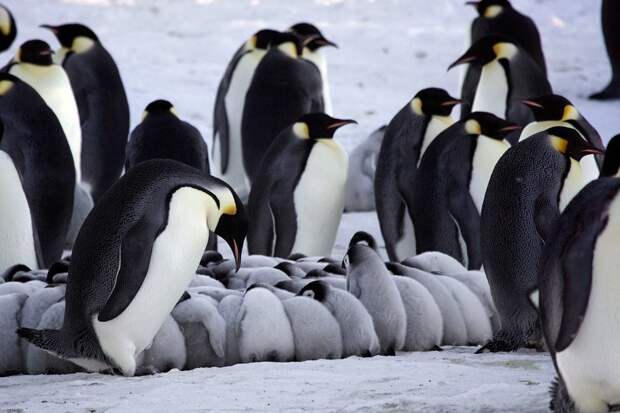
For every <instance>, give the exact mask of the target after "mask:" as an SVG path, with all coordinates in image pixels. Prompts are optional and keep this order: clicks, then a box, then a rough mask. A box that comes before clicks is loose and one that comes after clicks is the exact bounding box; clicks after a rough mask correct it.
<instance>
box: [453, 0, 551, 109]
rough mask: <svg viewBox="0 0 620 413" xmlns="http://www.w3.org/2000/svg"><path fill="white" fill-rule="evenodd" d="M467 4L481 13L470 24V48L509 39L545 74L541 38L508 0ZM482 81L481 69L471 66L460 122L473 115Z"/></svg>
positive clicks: (533, 26)
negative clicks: (481, 42)
mask: <svg viewBox="0 0 620 413" xmlns="http://www.w3.org/2000/svg"><path fill="white" fill-rule="evenodd" d="M466 4H467V5H470V6H473V7H475V9H476V11H477V12H478V17H476V18H475V19H474V20H473V21H472V24H471V29H470V32H469V34H470V44H468V45H467V47H469V46H470V45H471V44H473V43H475V42H477V41H478V40H480V39H482V38H483V37H484V36H486V35H488V34H499V35H502V36H506V37H507V38H509V39H512V40H513V41H514V42H515V43H517V44H519V45H520V46H521V47H522V48H523V49H524V50H525V51H527V52H528V53H529V54H530V56H532V58H533V59H534V60H535V61H536V62H537V63H538V64H539V65H540V67H541V68H542V70H543V71H544V72H545V73H546V71H547V69H546V64H545V56H544V54H543V51H542V45H541V41H540V34H539V33H538V29H537V28H536V24H535V23H534V21H533V20H532V19H531V18H529V17H528V16H526V15H524V14H522V13H520V12H519V11H517V10H516V9H515V8H514V7H513V6H512V4H510V2H509V1H508V0H479V1H468V2H466ZM479 78H480V68H479V67H476V66H469V65H468V66H467V67H466V68H465V78H464V81H463V88H462V89H463V92H468V93H463V94H462V95H461V97H462V98H463V100H464V101H465V102H463V105H462V106H461V119H462V118H464V117H465V116H466V115H468V114H469V112H471V102H473V100H474V95H473V94H472V93H471V92H472V91H474V90H475V85H476V84H477V83H478V79H479Z"/></svg>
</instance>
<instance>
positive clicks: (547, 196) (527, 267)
mask: <svg viewBox="0 0 620 413" xmlns="http://www.w3.org/2000/svg"><path fill="white" fill-rule="evenodd" d="M600 152H601V151H600V150H599V149H598V148H596V147H594V146H593V145H592V144H590V143H589V142H587V141H586V140H584V139H583V138H582V137H581V135H580V134H579V132H577V131H576V130H575V129H572V128H565V127H555V128H551V129H549V130H547V131H544V132H540V133H538V134H536V135H534V136H532V137H530V138H528V139H526V140H524V141H522V142H520V143H519V144H517V145H515V146H514V147H512V148H511V149H510V150H509V151H507V152H506V153H505V154H504V156H502V158H501V159H500V160H499V162H498V163H497V165H496V166H495V169H494V170H493V174H492V175H491V180H490V181H489V186H488V189H487V195H486V197H485V200H484V204H483V206H482V216H481V221H480V240H481V242H480V243H481V248H482V262H483V265H484V270H485V272H486V275H487V278H488V280H489V285H490V287H491V293H492V295H493V301H494V302H495V305H496V307H497V310H498V313H499V316H500V320H501V329H500V331H499V332H497V333H496V334H495V336H494V338H493V340H492V341H491V342H489V343H488V344H487V345H486V346H485V347H483V349H481V350H490V351H511V350H515V349H517V348H519V347H522V346H525V345H535V346H539V345H540V339H541V336H540V326H539V325H538V316H537V314H536V311H535V310H534V308H533V307H532V306H531V305H530V303H529V301H528V294H529V292H530V291H531V290H532V289H533V288H534V287H535V286H536V281H537V279H536V277H537V273H538V269H539V264H540V257H541V254H542V249H543V246H544V245H545V243H546V242H548V240H549V238H550V236H551V234H552V233H553V231H554V230H555V228H556V222H557V220H558V217H559V215H560V213H561V212H562V211H563V210H564V208H566V205H567V204H568V203H569V202H570V200H571V199H572V198H573V197H574V196H575V194H577V193H578V192H579V191H580V190H581V189H582V188H583V187H584V186H585V185H586V184H587V183H588V179H587V178H586V177H585V176H584V175H583V172H582V168H581V165H580V164H579V160H580V159H581V158H582V157H583V156H585V155H588V154H593V153H600Z"/></svg>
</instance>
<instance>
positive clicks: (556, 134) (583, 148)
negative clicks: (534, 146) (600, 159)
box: [546, 126, 604, 161]
mask: <svg viewBox="0 0 620 413" xmlns="http://www.w3.org/2000/svg"><path fill="white" fill-rule="evenodd" d="M546 133H547V134H548V136H549V139H550V142H551V145H552V146H553V148H555V150H557V151H558V152H560V153H561V154H563V155H565V156H568V157H570V158H572V159H574V160H576V161H579V160H581V158H583V157H584V156H587V155H602V154H603V153H604V152H603V151H602V150H600V149H599V148H597V147H596V146H594V145H592V144H591V143H590V142H588V141H587V140H585V139H584V138H583V136H582V135H581V134H580V133H579V132H578V131H577V130H576V129H573V128H567V127H563V126H556V127H555V128H551V129H549V130H547V131H546Z"/></svg>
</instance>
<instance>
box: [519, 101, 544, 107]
mask: <svg viewBox="0 0 620 413" xmlns="http://www.w3.org/2000/svg"><path fill="white" fill-rule="evenodd" d="M521 103H523V104H524V105H526V106H529V107H530V108H539V109H544V108H545V107H544V106H543V105H541V104H540V103H538V102H534V101H533V100H528V99H525V100H522V101H521Z"/></svg>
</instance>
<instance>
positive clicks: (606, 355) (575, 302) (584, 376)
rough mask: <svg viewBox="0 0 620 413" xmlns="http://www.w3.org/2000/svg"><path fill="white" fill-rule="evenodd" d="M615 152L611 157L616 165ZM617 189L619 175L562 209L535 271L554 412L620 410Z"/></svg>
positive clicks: (619, 202)
mask: <svg viewBox="0 0 620 413" xmlns="http://www.w3.org/2000/svg"><path fill="white" fill-rule="evenodd" d="M618 154H619V153H618V152H615V154H612V156H613V157H615V158H616V159H618ZM607 155H608V154H606V156H607ZM619 191H620V175H619V174H618V173H617V171H616V174H615V175H613V176H610V177H603V178H601V179H598V180H596V181H593V182H591V183H590V184H589V185H588V186H586V187H585V188H584V189H583V190H582V191H581V192H580V193H579V194H578V195H577V196H575V198H574V199H573V200H572V201H571V203H570V204H569V205H568V206H567V207H566V209H565V210H564V212H563V213H562V215H561V217H560V219H559V220H558V225H557V231H556V232H555V233H554V234H553V236H552V237H551V239H550V240H549V242H548V243H547V244H546V245H545V250H544V253H543V257H542V264H541V267H540V271H539V273H538V277H539V278H538V286H539V310H540V320H541V324H542V328H543V332H544V334H545V339H546V342H547V346H548V348H549V352H550V353H551V356H552V358H553V360H554V365H555V368H556V370H557V373H558V376H559V379H558V383H556V384H555V385H554V386H553V387H552V396H553V400H552V405H553V406H554V407H556V411H565V410H559V409H557V407H558V406H570V405H572V404H573V403H574V405H575V407H576V408H575V409H574V411H579V412H608V411H612V407H613V408H614V409H613V411H615V410H616V409H617V407H618V406H620V380H619V378H618V374H617V369H615V368H614V367H615V366H617V365H618V363H620V358H619V356H618V355H617V353H616V352H615V351H614V349H615V347H616V346H615V344H616V343H618V340H619V339H618V337H619V334H620V329H619V327H618V322H617V319H618V315H619V311H620V309H619V308H618V302H617V300H616V299H615V296H616V294H615V292H616V291H618V288H619V285H618V281H617V268H618V265H619V264H620V261H619V259H618V252H617V245H618V241H619V240H620V215H619V212H620V197H619V196H618V194H619ZM602 343H604V345H601V344H602ZM566 411H568V409H567V410H566ZM570 411H573V410H570Z"/></svg>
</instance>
